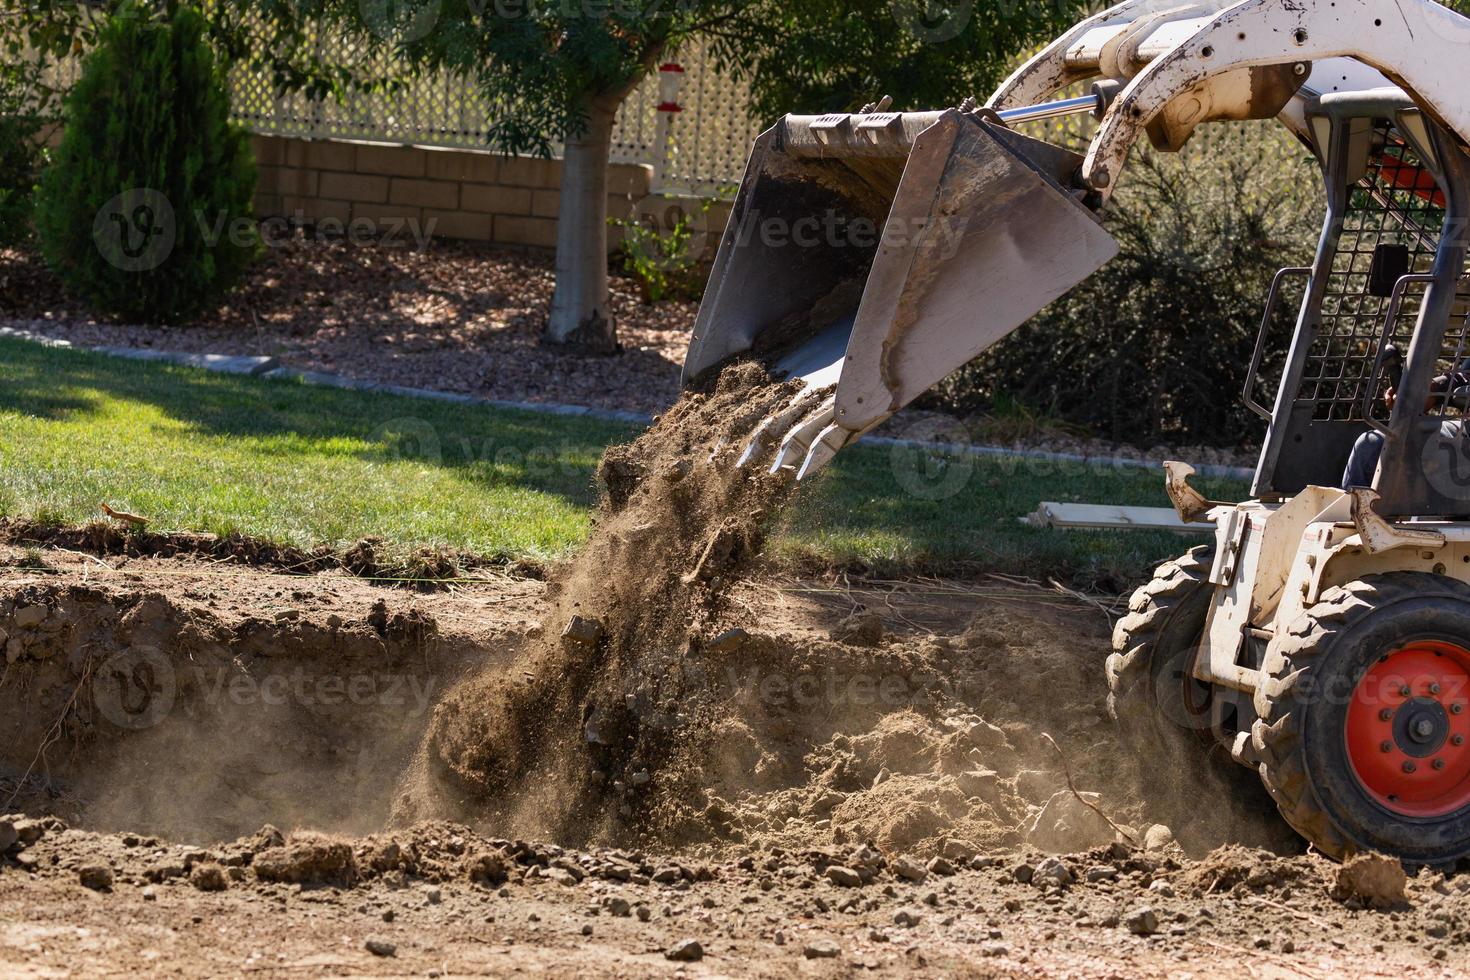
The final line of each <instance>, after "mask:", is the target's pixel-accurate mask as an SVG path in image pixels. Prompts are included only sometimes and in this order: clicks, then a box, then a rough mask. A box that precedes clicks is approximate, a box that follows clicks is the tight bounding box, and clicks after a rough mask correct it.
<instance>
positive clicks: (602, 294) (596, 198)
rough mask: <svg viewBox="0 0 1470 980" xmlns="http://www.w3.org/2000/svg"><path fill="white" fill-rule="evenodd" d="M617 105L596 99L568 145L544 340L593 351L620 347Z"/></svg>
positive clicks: (563, 166) (609, 350) (611, 350)
mask: <svg viewBox="0 0 1470 980" xmlns="http://www.w3.org/2000/svg"><path fill="white" fill-rule="evenodd" d="M616 115H617V106H616V104H613V105H611V106H609V105H608V104H607V103H606V102H605V101H602V100H594V101H593V103H592V104H591V105H590V106H589V107H588V112H587V128H586V129H585V130H583V131H582V133H580V134H579V135H577V136H574V137H571V138H569V139H568V140H567V142H566V153H565V156H564V158H563V160H562V169H561V210H560V216H559V217H558V219H557V226H556V292H555V293H554V294H553V295H552V298H551V316H550V317H549V318H548V320H547V322H546V332H545V333H544V334H543V340H545V341H546V342H548V343H551V344H558V345H565V346H569V347H574V348H577V349H580V350H583V351H586V352H587V353H594V354H611V353H613V352H615V351H616V350H617V349H618V342H617V332H616V326H615V324H614V323H613V319H612V311H611V310H609V309H608V301H607V295H608V294H607V162H608V155H609V153H610V152H611V148H612V131H613V120H614V118H615V117H616Z"/></svg>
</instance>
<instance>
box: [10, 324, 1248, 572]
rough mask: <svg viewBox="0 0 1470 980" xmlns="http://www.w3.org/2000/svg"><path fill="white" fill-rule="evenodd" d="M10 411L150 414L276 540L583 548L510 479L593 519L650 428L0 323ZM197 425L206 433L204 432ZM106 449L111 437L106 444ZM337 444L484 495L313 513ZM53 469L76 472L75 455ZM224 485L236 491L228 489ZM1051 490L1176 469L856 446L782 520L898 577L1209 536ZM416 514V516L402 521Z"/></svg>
mask: <svg viewBox="0 0 1470 980" xmlns="http://www.w3.org/2000/svg"><path fill="white" fill-rule="evenodd" d="M6 411H14V412H19V413H22V414H24V415H29V416H37V417H40V418H42V419H43V420H51V421H55V422H57V423H58V426H57V433H58V435H57V436H56V437H57V438H68V437H71V438H80V434H78V432H77V430H76V428H75V426H76V425H77V424H78V423H80V424H82V425H84V426H85V425H87V423H88V422H89V421H90V417H91V416H96V417H97V428H96V430H95V431H90V430H89V431H88V432H86V433H85V435H86V436H88V437H90V438H91V439H92V444H93V445H98V441H97V440H98V438H99V433H106V435H104V436H100V438H102V439H114V438H123V439H126V438H128V437H129V435H130V434H131V433H134V432H136V426H138V425H144V426H147V425H154V426H167V427H170V428H171V429H175V430H176V431H168V432H156V433H147V435H148V436H149V438H146V439H141V440H140V447H141V446H150V447H153V449H152V450H151V451H158V452H165V451H166V452H169V453H170V454H172V455H170V456H169V457H168V458H169V465H170V466H177V467H195V468H197V469H199V470H200V472H201V476H200V479H199V480H198V481H196V482H195V483H188V482H186V481H174V482H172V483H170V484H169V487H168V489H167V492H168V493H169V494H173V495H174V496H173V499H174V500H176V501H179V500H181V501H184V502H186V503H187V504H188V506H189V508H196V510H195V511H193V512H192V513H193V516H191V511H190V510H188V509H183V510H181V511H176V514H178V517H177V519H178V520H180V521H182V522H184V523H185V524H188V525H190V526H188V527H187V528H186V529H189V530H208V529H210V528H208V527H199V526H194V525H197V524H198V522H199V518H198V516H197V513H198V510H197V509H198V508H202V505H201V504H200V503H199V501H201V500H204V499H206V498H208V497H209V495H210V494H214V497H213V499H212V507H213V510H214V511H215V512H217V513H228V514H239V515H244V517H242V518H241V520H242V522H243V523H241V525H240V526H239V530H241V531H243V532H245V533H250V534H255V535H261V534H266V535H267V536H268V534H269V533H270V532H268V531H263V530H262V528H268V527H272V525H271V523H270V522H271V521H272V520H275V521H276V524H275V525H274V527H276V528H277V530H279V529H280V528H283V527H284V528H287V529H291V528H302V527H305V528H310V529H311V532H310V533H312V534H319V533H323V532H322V531H321V528H322V527H323V526H324V525H325V524H330V525H331V527H332V528H333V529H334V531H333V535H334V536H340V537H341V538H344V539H351V538H352V537H353V535H355V534H360V533H362V532H363V530H364V526H365V525H367V524H372V526H373V527H376V528H378V529H379V530H378V533H388V534H394V533H397V534H400V535H403V536H405V537H413V536H414V535H415V534H418V535H422V536H426V537H429V538H437V539H446V540H455V539H458V538H461V537H463V536H464V527H463V526H461V525H464V524H467V523H472V522H474V521H475V520H477V519H478V518H479V517H480V516H481V515H488V516H489V517H490V518H491V520H490V521H489V523H491V524H494V523H495V522H497V521H499V522H500V523H502V524H506V527H507V528H509V530H507V531H505V532H504V533H502V532H501V531H500V530H498V529H495V528H491V529H490V530H489V531H486V532H485V533H486V534H489V533H491V532H492V531H493V532H494V534H495V535H496V536H497V537H496V540H501V541H504V542H506V545H505V546H506V547H511V546H512V544H511V542H514V541H522V542H524V541H528V540H539V539H538V535H540V536H541V537H542V538H546V539H547V540H551V539H553V538H554V539H555V540H556V541H558V542H564V543H565V544H567V545H571V544H574V543H575V541H574V538H575V535H572V534H567V533H563V531H561V530H557V528H555V527H549V526H548V527H540V528H535V527H524V526H522V525H523V524H525V522H527V521H536V520H540V521H542V522H543V523H548V525H549V524H554V523H556V522H566V521H568V520H572V519H574V518H573V517H572V516H569V515H567V514H561V515H550V514H547V513H546V512H545V511H541V510H537V509H535V508H531V509H523V510H520V511H516V510H515V509H514V502H513V501H509V499H508V497H507V496H506V495H501V494H499V493H497V491H498V490H500V489H502V488H507V489H509V490H512V491H520V490H524V491H531V492H534V493H537V494H546V495H549V496H551V497H555V498H558V499H559V500H560V501H563V502H565V503H566V504H570V505H573V507H574V509H575V511H576V514H577V515H584V514H585V508H588V507H590V506H592V505H593V504H594V503H595V501H596V492H595V489H594V487H593V477H594V469H595V467H596V463H597V460H598V458H599V457H600V455H601V453H602V451H603V449H604V448H605V447H606V446H608V445H609V444H612V443H615V442H621V441H626V440H627V439H629V438H631V437H632V436H633V435H635V434H636V432H637V427H635V426H629V425H619V424H615V423H607V422H601V421H596V420H591V419H586V418H578V417H568V416H552V415H540V414H534V413H527V412H514V411H505V410H500V409H494V408H489V407H485V406H473V405H457V404H453V403H444V402H437V401H433V400H430V399H420V398H408V397H402V396H393V395H385V394H377V393H370V392H357V391H345V390H340V389H334V388H323V387H315V386H310V385H304V384H301V383H298V382H294V381H271V380H263V379H258V378H247V377H237V376H231V375H221V374H213V373H210V372H205V371H199V370H194V369H189V368H180V367H172V366H167V365H160V364H155V363H147V362H136V361H128V360H123V359H119V358H113V357H108V356H105V355H96V354H88V353H84V352H79V351H69V350H55V349H49V348H43V347H40V346H38V345H34V344H30V343H25V342H20V341H14V340H5V339H3V338H0V412H6ZM131 415H136V416H138V417H139V419H133V418H130V417H128V416H131ZM119 416H122V418H121V419H120V418H119ZM68 425H71V426H73V428H72V429H70V430H68V429H67V426H68ZM68 433H70V435H68ZM195 435H197V436H198V437H199V439H198V442H199V445H197V446H196V445H193V444H191V440H190V436H195ZM51 437H52V436H51V434H50V433H49V432H48V431H41V432H35V433H33V434H32V435H31V439H32V445H33V446H34V445H36V444H37V442H36V440H45V439H48V438H51ZM212 439H217V440H221V441H223V443H225V444H228V445H229V446H232V447H238V448H239V449H241V450H242V451H243V464H242V463H241V462H240V461H235V463H234V466H235V468H234V469H233V470H231V471H230V472H232V473H233V474H235V475H233V476H231V477H230V478H229V480H228V481H223V482H222V481H221V480H220V479H219V477H218V476H217V474H218V473H219V472H221V468H220V467H219V466H217V465H211V460H210V458H209V454H210V452H211V450H212V449H213V450H215V451H218V449H219V445H220V443H215V444H213V446H211V444H210V442H209V440H212ZM3 448H4V446H3V445H0V449H3ZM105 448H106V449H107V450H108V451H110V450H111V449H112V448H113V447H112V444H111V443H107V445H106V447H105ZM124 448H125V449H126V448H127V447H124ZM78 451H81V450H78ZM94 451H96V452H98V453H99V454H101V453H102V450H94ZM136 451H138V452H144V453H146V452H149V451H150V450H149V449H146V448H139V449H137V450H136ZM23 452H36V450H34V449H32V450H24V451H22V453H23ZM175 456H176V457H177V459H175ZM334 458H336V459H347V460H351V461H352V462H353V463H354V464H357V463H367V464H369V466H370V467H371V468H372V469H373V470H378V469H379V467H381V468H382V470H383V471H386V472H388V473H389V474H390V479H391V480H394V481H400V482H396V483H387V484H385V483H384V482H382V481H381V480H380V481H379V482H377V483H372V481H370V480H368V479H366V478H365V476H364V474H361V473H355V474H349V473H346V472H344V471H342V470H341V469H340V468H337V469H336V470H335V472H336V473H337V474H338V476H337V478H338V479H341V480H344V481H346V480H362V481H363V485H364V486H368V485H372V486H374V487H375V488H376V489H375V490H374V491H371V492H370V493H378V494H382V495H384V496H385V497H393V496H395V495H396V491H397V490H398V489H399V488H401V487H403V486H404V484H403V482H402V481H413V480H415V479H417V478H418V477H417V476H416V474H418V473H420V472H422V473H423V474H425V475H426V476H425V485H426V486H430V485H432V486H435V487H436V488H437V487H438V483H437V482H435V481H433V475H437V474H444V475H447V476H450V477H452V478H453V480H454V481H456V482H458V483H462V484H464V485H465V486H467V487H469V488H471V489H472V490H473V491H474V492H473V493H472V494H470V495H469V496H466V497H464V498H462V499H456V500H448V499H446V498H444V497H443V496H442V495H436V496H432V497H424V496H422V495H419V496H415V495H413V494H405V495H404V497H405V498H413V499H412V500H402V501H399V502H398V504H399V506H400V507H401V508H408V510H402V511H399V510H394V508H393V504H394V501H392V500H386V499H385V500H376V501H375V500H367V499H365V498H364V495H363V494H361V493H357V492H356V490H355V485H352V484H343V486H341V487H337V486H334V487H332V489H335V490H338V491H339V492H338V493H336V494H334V495H329V497H330V501H331V503H330V514H331V518H330V520H328V521H325V522H324V521H323V520H322V519H321V518H320V517H319V516H317V515H313V514H308V513H307V511H309V510H310V502H309V501H308V502H306V503H302V502H300V501H294V500H292V499H289V498H290V496H291V495H301V494H305V495H308V496H309V495H310V494H311V493H312V492H313V490H314V489H315V487H317V486H320V485H321V484H322V481H324V480H330V479H332V478H333V477H331V476H327V475H325V474H326V473H328V472H332V471H333V469H332V467H331V465H330V464H331V463H332V460H333V459H334ZM93 462H94V465H100V463H98V462H97V461H93ZM143 462H144V463H147V462H149V461H148V460H144V461H143ZM404 464H407V465H404ZM27 465H28V460H27V458H26V457H25V456H24V455H23V454H18V455H17V456H16V466H17V468H18V469H24V467H25V466H27ZM55 465H56V467H58V468H61V469H64V468H65V467H66V466H68V465H69V462H66V461H63V462H61V463H59V464H55ZM107 466H108V467H111V469H108V468H107V467H101V468H102V469H104V470H106V478H107V479H109V480H112V481H113V482H112V483H110V484H107V485H106V487H105V489H106V492H108V493H119V494H121V493H122V492H123V490H124V488H125V487H126V486H132V487H134V488H137V487H139V486H141V484H140V481H139V479H138V478H137V471H138V470H139V469H142V468H146V467H141V466H139V465H137V464H135V463H134V462H133V461H132V460H131V459H129V458H127V457H126V456H125V455H123V458H122V459H121V460H120V461H119V460H117V459H112V460H108V461H107ZM314 467H318V468H314ZM240 474H245V475H243V476H242V475H240ZM167 475H168V476H172V475H173V472H170V473H169V474H167ZM153 476H156V474H154V475H153ZM380 476H381V474H380ZM271 477H275V478H276V480H275V482H274V483H270V482H269V480H270V478H271ZM150 478H152V476H150ZM211 481H212V482H211ZM221 486H223V487H226V488H227V490H228V492H221V491H220V489H219V488H220V487H221ZM1199 486H1200V489H1201V490H1203V491H1204V492H1206V493H1208V494H1209V495H1210V496H1212V497H1214V498H1215V499H1222V500H1233V499H1240V498H1241V497H1242V496H1244V494H1245V487H1244V486H1243V485H1240V484H1232V483H1229V482H1227V481H1200V482H1199ZM98 489H99V490H101V489H103V488H101V487H99V488H98ZM343 489H345V490H346V491H347V492H340V491H342V490H343ZM88 492H91V490H90V488H89V490H88ZM444 492H445V493H453V492H454V488H453V487H446V488H445V489H444ZM79 493H80V491H78V492H77V493H73V494H72V496H73V497H77V496H78V494H79ZM435 493H436V494H438V493H439V491H438V490H437V489H436V490H435ZM27 494H28V495H27V497H26V499H27V500H30V501H31V502H32V504H31V506H33V507H35V506H44V505H46V504H47V498H46V496H45V494H37V493H35V492H31V491H30V490H29V489H28V491H27ZM61 497H62V498H64V497H65V495H64V494H62V495H61ZM235 498H240V499H235ZM256 498H259V499H256ZM1043 500H1057V501H1066V500H1081V501H1086V502H1090V503H1109V504H1126V505H1147V506H1167V504H1168V501H1167V499H1166V497H1165V495H1164V492H1163V476H1162V473H1161V472H1160V471H1156V470H1152V469H1140V468H1113V467H1101V466H1087V465H1082V464H1075V463H1057V462H1050V461H1041V460H1028V459H1020V458H1016V457H978V458H977V457H944V456H942V455H939V454H936V453H932V452H928V451H916V450H913V449H899V448H886V447H876V446H863V445H858V446H856V447H854V448H852V449H849V450H847V451H845V452H843V453H842V454H841V455H840V456H839V457H838V458H837V459H836V460H835V461H834V463H833V465H832V466H831V467H830V468H829V469H828V471H827V472H825V473H823V474H821V475H820V476H819V477H818V478H816V479H815V480H814V481H813V483H812V485H811V486H810V487H808V488H805V489H804V491H803V492H802V494H801V495H800V496H799V497H798V498H797V500H796V504H795V506H794V507H793V508H792V509H791V510H790V511H789V512H788V513H787V514H786V515H784V516H783V518H782V521H781V525H780V528H779V533H778V536H777V540H776V541H775V551H776V553H777V554H780V555H783V556H786V557H788V558H791V559H794V560H796V561H798V562H800V563H801V564H803V565H806V564H819V565H824V566H831V565H841V566H849V567H860V568H866V569H868V570H872V571H878V572H882V573H893V574H906V573H912V572H932V573H936V574H946V573H953V572H964V573H973V572H980V571H998V572H1007V573H1012V574H1023V575H1027V576H1030V577H1033V578H1037V579H1042V580H1044V579H1047V578H1056V579H1058V580H1059V581H1062V582H1064V583H1067V584H1069V585H1074V586H1082V587H1091V588H1100V589H1108V590H1114V591H1120V590H1122V589H1125V588H1128V587H1129V586H1130V585H1131V584H1133V583H1135V582H1136V581H1137V580H1138V579H1139V578H1140V577H1141V576H1142V575H1144V574H1146V572H1147V570H1148V569H1149V568H1150V567H1151V566H1152V565H1154V564H1156V563H1158V562H1159V561H1162V560H1164V559H1166V558H1169V557H1172V556H1174V555H1177V554H1179V553H1180V552H1182V551H1184V550H1185V549H1186V548H1188V547H1190V546H1191V545H1193V544H1196V543H1199V542H1200V541H1202V540H1205V538H1203V537H1202V536H1199V535H1190V536H1189V537H1183V536H1179V535H1172V534H1160V533H1145V532H1136V531H1118V532H1087V531H1052V530H1043V529H1038V528H1033V527H1028V526H1023V525H1022V524H1020V523H1019V518H1021V517H1022V516H1024V515H1026V514H1028V513H1031V512H1032V511H1034V510H1035V509H1036V506H1037V504H1038V503H1040V502H1041V501H1043ZM374 507H376V511H375V512H374ZM456 507H457V509H456ZM497 507H506V508H507V509H505V510H503V511H497ZM293 508H294V509H293ZM451 515H454V516H451ZM538 515H539V516H538ZM247 518H248V520H247ZM575 519H578V520H580V519H581V518H580V516H578V517H575ZM374 520H376V523H373V521H374ZM456 522H459V524H458V525H457V524H456ZM507 522H510V523H507ZM247 524H248V525H249V526H246V525H247ZM410 524H411V526H412V527H413V528H416V529H417V530H416V531H411V530H406V528H407V527H408V526H409V525H410ZM512 525H513V526H512ZM298 536H299V535H298ZM417 543H418V542H417V541H413V540H403V541H399V542H398V544H400V545H404V546H413V545H415V544H417Z"/></svg>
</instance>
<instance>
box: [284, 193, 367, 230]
mask: <svg viewBox="0 0 1470 980" xmlns="http://www.w3.org/2000/svg"><path fill="white" fill-rule="evenodd" d="M282 205H283V207H284V209H285V211H284V214H285V216H286V217H288V218H291V219H292V220H296V219H297V218H300V219H301V220H304V221H327V220H333V221H340V222H342V224H344V225H345V224H347V223H348V222H349V221H351V220H352V202H350V201H334V200H332V199H330V198H325V197H291V196H289V195H287V196H286V197H284V198H282Z"/></svg>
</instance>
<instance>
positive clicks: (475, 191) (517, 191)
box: [459, 184, 532, 215]
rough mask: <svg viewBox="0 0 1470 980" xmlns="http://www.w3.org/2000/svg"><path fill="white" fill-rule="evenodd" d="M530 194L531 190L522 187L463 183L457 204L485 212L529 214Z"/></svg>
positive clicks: (463, 208) (467, 209) (462, 207)
mask: <svg viewBox="0 0 1470 980" xmlns="http://www.w3.org/2000/svg"><path fill="white" fill-rule="evenodd" d="M531 195H532V191H530V190H528V189H526V188H524V187H501V186H498V185H495V184H465V185H464V186H463V187H461V188H460V193H459V206H460V208H461V209H462V210H465V211H479V212H483V213H485V214H515V215H523V214H530V213H531Z"/></svg>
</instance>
